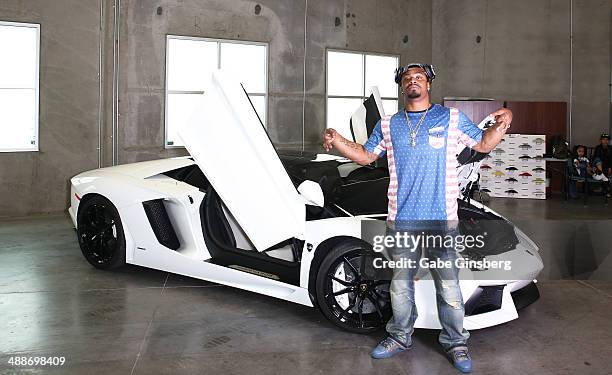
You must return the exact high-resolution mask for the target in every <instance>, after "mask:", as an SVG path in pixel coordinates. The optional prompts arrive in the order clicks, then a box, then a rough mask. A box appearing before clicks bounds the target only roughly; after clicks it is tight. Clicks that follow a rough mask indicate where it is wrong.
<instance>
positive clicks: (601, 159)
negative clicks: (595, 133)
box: [593, 133, 612, 181]
mask: <svg viewBox="0 0 612 375" xmlns="http://www.w3.org/2000/svg"><path fill="white" fill-rule="evenodd" d="M609 142H610V136H609V135H608V134H606V133H602V134H601V137H599V145H597V147H595V152H594V153H593V165H594V166H595V167H594V168H593V178H594V179H595V180H601V181H608V177H611V175H612V149H610V147H608V143H609Z"/></svg>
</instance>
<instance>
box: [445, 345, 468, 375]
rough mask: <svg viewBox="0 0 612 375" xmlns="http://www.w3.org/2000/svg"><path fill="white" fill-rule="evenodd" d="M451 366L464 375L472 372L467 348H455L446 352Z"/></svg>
mask: <svg viewBox="0 0 612 375" xmlns="http://www.w3.org/2000/svg"><path fill="white" fill-rule="evenodd" d="M446 355H447V356H448V359H449V360H450V361H451V363H452V364H453V366H455V368H456V369H457V370H459V371H461V372H462V373H464V374H467V373H468V372H472V358H470V352H469V351H468V348H467V346H456V347H454V348H451V349H449V350H448V351H447V352H446Z"/></svg>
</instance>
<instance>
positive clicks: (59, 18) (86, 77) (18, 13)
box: [0, 0, 100, 216]
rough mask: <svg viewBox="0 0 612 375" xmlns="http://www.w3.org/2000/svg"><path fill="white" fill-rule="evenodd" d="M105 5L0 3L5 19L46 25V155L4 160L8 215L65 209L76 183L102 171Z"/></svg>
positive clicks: (0, 186)
mask: <svg viewBox="0 0 612 375" xmlns="http://www.w3.org/2000/svg"><path fill="white" fill-rule="evenodd" d="M99 4H100V3H99V2H98V1H81V0H54V1H53V2H46V1H20V0H2V1H1V2H0V20H4V21H16V22H30V23H39V24H40V25H41V28H40V32H41V38H40V61H41V63H40V123H39V129H40V130H39V146H40V151H39V152H20V153H0V197H2V199H0V216H11V215H25V214H30V213H38V212H47V211H60V210H63V209H64V208H66V206H67V202H68V195H69V188H68V178H69V177H70V176H73V175H75V174H77V173H79V172H81V171H83V170H88V169H93V168H96V167H97V166H98V152H97V147H98V97H99V95H98V77H97V75H98V65H99V64H98V46H99V43H98V40H99V35H100V34H99V25H100V10H99V8H100V5H99Z"/></svg>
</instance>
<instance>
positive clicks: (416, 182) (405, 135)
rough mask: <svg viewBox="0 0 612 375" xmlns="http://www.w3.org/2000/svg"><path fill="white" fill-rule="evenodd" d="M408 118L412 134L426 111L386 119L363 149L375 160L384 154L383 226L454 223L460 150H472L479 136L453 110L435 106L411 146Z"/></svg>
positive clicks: (468, 120)
mask: <svg viewBox="0 0 612 375" xmlns="http://www.w3.org/2000/svg"><path fill="white" fill-rule="evenodd" d="M406 113H407V114H408V116H409V118H410V122H411V124H412V127H413V129H415V128H416V126H417V124H418V123H419V120H420V119H421V117H422V116H423V115H424V114H425V111H419V112H406V111H404V110H401V111H399V112H398V113H396V114H395V115H393V116H385V117H384V118H382V119H381V120H380V121H378V123H377V124H376V127H375V128H374V130H373V132H372V135H371V136H370V138H369V139H368V141H367V142H366V143H365V145H364V147H365V149H366V150H368V151H369V152H372V153H374V154H376V155H378V156H381V157H382V156H384V155H385V154H386V155H387V161H388V164H389V177H390V181H389V190H388V192H387V196H388V198H389V206H388V217H387V221H420V220H458V217H457V208H458V207H457V198H458V197H459V181H458V179H457V153H458V146H459V144H460V143H461V144H464V145H465V146H467V147H473V146H474V145H475V144H477V143H478V142H480V140H481V139H482V132H483V131H482V130H481V129H480V128H478V126H476V125H475V124H474V123H473V122H472V121H471V120H470V119H469V118H468V117H467V116H466V115H464V114H463V113H462V112H460V111H459V110H457V109H456V108H446V107H443V106H441V105H439V104H434V105H432V106H431V107H430V108H429V111H428V112H427V116H426V117H425V119H424V120H423V123H422V124H421V127H420V129H419V130H418V133H417V135H416V137H415V140H416V146H415V147H412V146H411V142H410V128H409V127H408V122H407V121H406ZM415 131H416V129H415Z"/></svg>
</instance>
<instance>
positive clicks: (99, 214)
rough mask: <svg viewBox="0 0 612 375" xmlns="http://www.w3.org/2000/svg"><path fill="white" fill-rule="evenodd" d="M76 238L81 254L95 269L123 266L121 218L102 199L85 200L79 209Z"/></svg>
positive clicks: (113, 208) (123, 250)
mask: <svg viewBox="0 0 612 375" xmlns="http://www.w3.org/2000/svg"><path fill="white" fill-rule="evenodd" d="M84 198H85V197H84ZM77 236H78V239H79V246H80V247H81V252H82V253H83V255H84V256H85V259H87V261H88V262H89V263H91V264H92V265H93V266H94V267H96V268H100V269H111V268H117V267H120V266H122V265H124V264H125V235H124V233H123V225H122V224H121V218H120V217H119V212H118V211H117V209H116V208H115V206H114V205H113V204H112V203H111V202H110V201H109V200H108V199H106V198H104V197H103V196H101V195H95V196H93V197H90V198H86V199H84V200H83V201H82V202H81V204H80V205H79V212H78V215H77Z"/></svg>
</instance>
